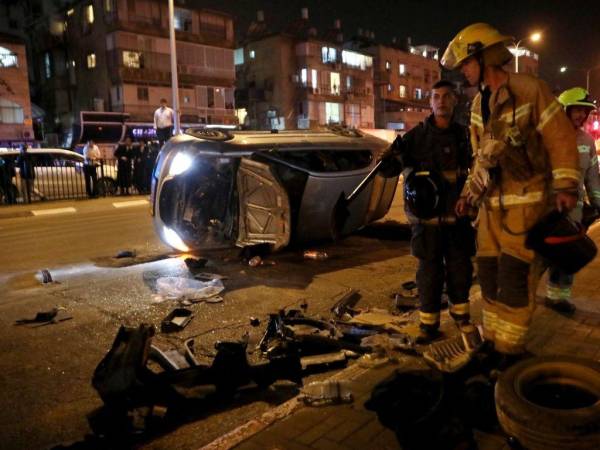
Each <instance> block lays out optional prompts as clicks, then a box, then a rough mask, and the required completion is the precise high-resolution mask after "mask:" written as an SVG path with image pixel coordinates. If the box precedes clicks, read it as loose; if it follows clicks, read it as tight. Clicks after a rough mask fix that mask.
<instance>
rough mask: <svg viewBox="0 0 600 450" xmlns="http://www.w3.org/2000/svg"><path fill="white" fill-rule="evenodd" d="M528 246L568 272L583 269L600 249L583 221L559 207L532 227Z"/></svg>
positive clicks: (526, 244) (528, 236) (527, 241)
mask: <svg viewBox="0 0 600 450" xmlns="http://www.w3.org/2000/svg"><path fill="white" fill-rule="evenodd" d="M525 246H526V247H527V248H529V249H532V250H534V251H535V252H537V253H538V254H540V255H541V256H542V257H544V258H545V259H547V260H548V261H549V262H550V264H551V265H553V266H555V267H557V268H559V269H561V270H562V271H564V272H565V273H568V274H573V273H576V272H578V271H579V270H580V269H582V268H583V267H584V266H585V265H586V264H588V263H589V262H590V261H592V260H593V259H594V258H595V256H596V253H597V251H598V249H597V248H596V244H594V241H592V240H591V239H590V238H589V237H588V236H587V235H586V234H585V229H584V228H583V226H582V225H581V224H579V223H577V222H575V221H573V220H572V219H571V218H570V217H569V216H568V215H566V214H563V213H561V212H559V211H556V210H554V211H552V212H551V213H549V214H548V215H546V216H544V217H543V218H542V219H541V220H540V221H539V222H538V223H537V224H536V225H535V226H534V227H533V228H532V229H531V230H529V232H528V233H527V239H526V240H525Z"/></svg>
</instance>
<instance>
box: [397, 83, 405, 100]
mask: <svg viewBox="0 0 600 450" xmlns="http://www.w3.org/2000/svg"><path fill="white" fill-rule="evenodd" d="M398 94H399V95H400V97H402V98H405V97H406V86H404V85H403V84H401V85H400V87H399V88H398Z"/></svg>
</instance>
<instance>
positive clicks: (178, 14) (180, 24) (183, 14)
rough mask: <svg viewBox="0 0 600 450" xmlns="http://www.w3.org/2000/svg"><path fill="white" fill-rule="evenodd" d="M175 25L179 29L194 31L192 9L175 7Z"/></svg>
mask: <svg viewBox="0 0 600 450" xmlns="http://www.w3.org/2000/svg"><path fill="white" fill-rule="evenodd" d="M173 26H174V27H175V29H176V30H177V31H192V11H190V10H189V9H182V8H175V14H174V17H173Z"/></svg>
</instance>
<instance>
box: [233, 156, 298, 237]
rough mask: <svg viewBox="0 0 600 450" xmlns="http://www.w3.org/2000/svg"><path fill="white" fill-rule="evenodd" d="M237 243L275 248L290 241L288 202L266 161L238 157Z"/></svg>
mask: <svg viewBox="0 0 600 450" xmlns="http://www.w3.org/2000/svg"><path fill="white" fill-rule="evenodd" d="M237 184H238V195H239V216H238V238H237V242H236V244H237V245H238V246H242V247H243V246H247V245H255V244H261V243H268V244H272V245H273V246H274V248H275V249H278V248H281V247H284V246H286V245H287V244H288V243H289V240H290V232H291V229H290V228H291V219H290V202H289V198H288V195H287V192H286V191H285V189H284V188H283V187H282V186H281V184H280V183H279V181H278V180H277V177H276V176H275V174H274V173H273V171H272V170H271V167H270V166H269V165H268V164H265V163H263V162H259V161H253V160H252V159H250V158H242V159H241V162H240V167H239V169H238V172H237Z"/></svg>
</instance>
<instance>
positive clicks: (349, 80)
mask: <svg viewBox="0 0 600 450" xmlns="http://www.w3.org/2000/svg"><path fill="white" fill-rule="evenodd" d="M346 89H348V90H350V89H352V77H351V76H350V75H348V76H347V77H346Z"/></svg>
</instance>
